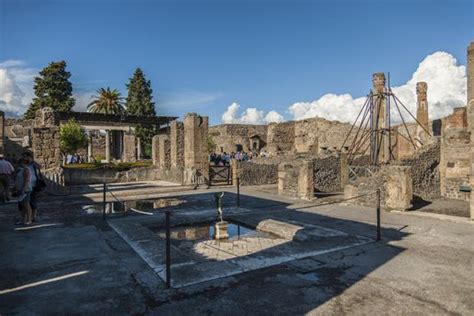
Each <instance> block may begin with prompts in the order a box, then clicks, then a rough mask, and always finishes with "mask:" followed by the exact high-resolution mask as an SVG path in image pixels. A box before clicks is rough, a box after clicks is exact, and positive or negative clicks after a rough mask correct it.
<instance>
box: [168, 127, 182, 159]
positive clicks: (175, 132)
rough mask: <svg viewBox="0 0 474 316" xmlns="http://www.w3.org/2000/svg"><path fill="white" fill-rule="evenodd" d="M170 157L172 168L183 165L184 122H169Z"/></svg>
mask: <svg viewBox="0 0 474 316" xmlns="http://www.w3.org/2000/svg"><path fill="white" fill-rule="evenodd" d="M170 159H171V167H172V168H177V167H179V168H182V167H184V124H183V123H182V122H178V121H173V122H171V126H170Z"/></svg>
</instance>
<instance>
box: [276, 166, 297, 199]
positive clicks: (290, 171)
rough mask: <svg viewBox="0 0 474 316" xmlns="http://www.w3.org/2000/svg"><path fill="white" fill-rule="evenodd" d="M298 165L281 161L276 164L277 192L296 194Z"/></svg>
mask: <svg viewBox="0 0 474 316" xmlns="http://www.w3.org/2000/svg"><path fill="white" fill-rule="evenodd" d="M298 177H299V166H298V165H297V164H289V163H282V164H279V165H278V194H280V195H286V196H293V197H297V196H298Z"/></svg>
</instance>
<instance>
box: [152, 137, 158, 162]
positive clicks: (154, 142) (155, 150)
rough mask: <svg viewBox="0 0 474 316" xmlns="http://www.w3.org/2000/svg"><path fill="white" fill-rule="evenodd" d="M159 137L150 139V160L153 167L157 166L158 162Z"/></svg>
mask: <svg viewBox="0 0 474 316" xmlns="http://www.w3.org/2000/svg"><path fill="white" fill-rule="evenodd" d="M159 137H160V135H155V136H153V138H152V139H151V158H152V160H153V165H155V166H157V165H158V164H159V161H160V156H159V153H160V150H159Z"/></svg>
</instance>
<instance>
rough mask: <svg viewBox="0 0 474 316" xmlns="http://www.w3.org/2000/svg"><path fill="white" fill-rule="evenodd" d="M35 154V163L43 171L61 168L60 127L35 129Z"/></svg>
mask: <svg viewBox="0 0 474 316" xmlns="http://www.w3.org/2000/svg"><path fill="white" fill-rule="evenodd" d="M33 153H34V158H35V161H36V162H37V163H39V164H40V165H41V167H42V168H43V169H50V168H55V167H59V166H60V165H61V152H60V150H59V127H38V128H37V127H35V128H33Z"/></svg>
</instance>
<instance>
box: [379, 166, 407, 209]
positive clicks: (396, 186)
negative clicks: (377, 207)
mask: <svg viewBox="0 0 474 316" xmlns="http://www.w3.org/2000/svg"><path fill="white" fill-rule="evenodd" d="M385 168H386V180H385V183H384V189H385V200H384V205H385V208H386V210H398V211H406V210H408V209H410V208H411V207H412V204H411V202H412V199H413V184H412V179H411V172H410V167H407V166H387V167H385Z"/></svg>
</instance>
